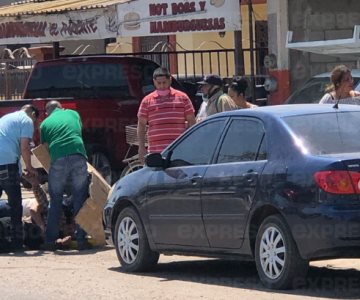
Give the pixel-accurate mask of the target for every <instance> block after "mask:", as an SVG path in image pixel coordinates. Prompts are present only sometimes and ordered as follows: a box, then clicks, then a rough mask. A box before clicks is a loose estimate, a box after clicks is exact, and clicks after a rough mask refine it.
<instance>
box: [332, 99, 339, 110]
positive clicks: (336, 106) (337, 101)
mask: <svg viewBox="0 0 360 300" xmlns="http://www.w3.org/2000/svg"><path fill="white" fill-rule="evenodd" d="M339 101H340V98H339V99H337V100H336V103H335V104H334V106H333V108H336V109H338V108H339Z"/></svg>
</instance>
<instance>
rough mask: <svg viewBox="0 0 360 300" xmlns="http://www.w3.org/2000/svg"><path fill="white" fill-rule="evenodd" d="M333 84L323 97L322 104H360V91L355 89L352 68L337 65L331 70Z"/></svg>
mask: <svg viewBox="0 0 360 300" xmlns="http://www.w3.org/2000/svg"><path fill="white" fill-rule="evenodd" d="M330 80H331V84H330V86H329V87H328V88H327V89H326V94H325V95H324V96H323V97H322V98H321V100H320V104H326V103H337V102H340V103H344V104H357V105H360V98H356V97H359V96H360V92H358V91H354V90H353V89H354V87H353V78H352V76H351V70H350V69H349V68H348V67H347V66H345V65H339V66H336V67H335V68H334V69H333V70H332V71H331V77H330Z"/></svg>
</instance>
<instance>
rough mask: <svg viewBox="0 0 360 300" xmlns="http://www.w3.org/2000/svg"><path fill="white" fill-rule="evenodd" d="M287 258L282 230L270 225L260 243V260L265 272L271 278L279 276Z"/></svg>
mask: <svg viewBox="0 0 360 300" xmlns="http://www.w3.org/2000/svg"><path fill="white" fill-rule="evenodd" d="M286 259H287V257H286V246H285V244H284V238H283V237H282V235H281V232H280V231H279V230H277V228H276V227H268V228H267V229H266V230H265V232H264V233H263V235H262V237H261V243H260V261H261V267H262V269H263V272H264V273H265V274H266V275H267V276H268V277H269V278H271V279H276V278H278V277H279V276H280V274H281V272H282V271H283V269H284V265H285V260H286Z"/></svg>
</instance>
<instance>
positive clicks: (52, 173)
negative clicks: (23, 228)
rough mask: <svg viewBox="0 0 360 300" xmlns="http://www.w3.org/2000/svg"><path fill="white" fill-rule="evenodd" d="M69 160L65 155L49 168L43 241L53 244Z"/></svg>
mask: <svg viewBox="0 0 360 300" xmlns="http://www.w3.org/2000/svg"><path fill="white" fill-rule="evenodd" d="M69 166H70V164H69V160H68V158H67V157H63V158H59V159H57V160H55V161H54V162H53V163H52V164H51V166H50V170H49V178H48V185H49V195H50V208H49V211H48V218H47V226H46V231H45V243H46V244H52V243H53V244H55V241H56V240H57V238H58V237H59V219H60V215H61V212H62V200H63V193H64V188H65V182H66V177H67V176H68V174H69V169H70V168H69Z"/></svg>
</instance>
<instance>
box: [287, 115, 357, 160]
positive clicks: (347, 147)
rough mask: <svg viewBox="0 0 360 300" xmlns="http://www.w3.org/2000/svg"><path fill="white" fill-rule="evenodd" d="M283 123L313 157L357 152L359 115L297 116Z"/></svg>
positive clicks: (288, 118)
mask: <svg viewBox="0 0 360 300" xmlns="http://www.w3.org/2000/svg"><path fill="white" fill-rule="evenodd" d="M283 120H284V121H285V123H287V124H288V125H289V127H290V129H291V130H292V131H293V132H294V133H295V135H296V137H297V138H298V141H299V143H300V144H301V145H302V146H303V147H305V148H306V149H307V150H308V151H309V152H310V153H311V154H313V155H324V154H336V153H353V152H360V139H359V128H360V112H339V113H326V114H312V115H299V116H291V117H284V118H283Z"/></svg>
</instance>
